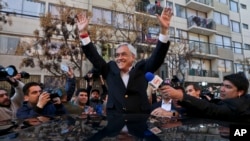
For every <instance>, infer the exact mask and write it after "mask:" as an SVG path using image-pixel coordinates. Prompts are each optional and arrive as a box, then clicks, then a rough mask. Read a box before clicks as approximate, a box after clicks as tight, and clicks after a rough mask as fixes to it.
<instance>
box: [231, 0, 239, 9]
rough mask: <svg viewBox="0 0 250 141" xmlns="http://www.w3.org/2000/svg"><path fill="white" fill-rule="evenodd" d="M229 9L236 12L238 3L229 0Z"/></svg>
mask: <svg viewBox="0 0 250 141" xmlns="http://www.w3.org/2000/svg"><path fill="white" fill-rule="evenodd" d="M230 10H231V11H233V12H238V3H237V2H235V1H232V0H230Z"/></svg>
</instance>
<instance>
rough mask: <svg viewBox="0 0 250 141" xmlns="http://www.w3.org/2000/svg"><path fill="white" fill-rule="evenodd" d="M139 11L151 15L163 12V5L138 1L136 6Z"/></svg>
mask: <svg viewBox="0 0 250 141" xmlns="http://www.w3.org/2000/svg"><path fill="white" fill-rule="evenodd" d="M135 9H136V11H137V12H143V13H147V14H150V15H155V14H161V12H162V10H163V7H161V6H158V5H156V4H151V3H147V2H142V1H141V2H138V3H137V4H136V7H135Z"/></svg>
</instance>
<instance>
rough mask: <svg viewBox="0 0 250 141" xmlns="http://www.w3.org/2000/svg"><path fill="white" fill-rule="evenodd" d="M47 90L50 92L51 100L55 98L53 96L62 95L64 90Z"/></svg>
mask: <svg viewBox="0 0 250 141" xmlns="http://www.w3.org/2000/svg"><path fill="white" fill-rule="evenodd" d="M45 91H46V92H47V93H49V94H50V98H51V100H53V98H56V97H61V96H62V90H61V89H58V88H57V89H47V90H45Z"/></svg>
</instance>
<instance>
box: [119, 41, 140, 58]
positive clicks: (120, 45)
mask: <svg viewBox="0 0 250 141" xmlns="http://www.w3.org/2000/svg"><path fill="white" fill-rule="evenodd" d="M122 46H127V47H128V49H129V51H130V52H131V53H132V54H133V55H134V56H135V58H137V51H136V48H135V47H134V46H132V45H131V44H129V43H120V44H119V45H118V46H117V47H116V48H115V49H118V48H119V47H122Z"/></svg>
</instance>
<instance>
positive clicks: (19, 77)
mask: <svg viewBox="0 0 250 141" xmlns="http://www.w3.org/2000/svg"><path fill="white" fill-rule="evenodd" d="M13 78H14V79H16V80H20V79H21V78H22V75H21V74H20V73H18V74H16V75H15V76H13Z"/></svg>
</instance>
